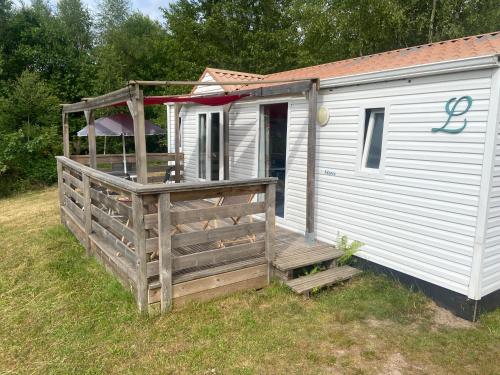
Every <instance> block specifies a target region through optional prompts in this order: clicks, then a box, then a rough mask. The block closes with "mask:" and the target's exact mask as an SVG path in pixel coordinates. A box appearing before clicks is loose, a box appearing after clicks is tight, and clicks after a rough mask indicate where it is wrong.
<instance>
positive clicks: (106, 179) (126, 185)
mask: <svg viewBox="0 0 500 375" xmlns="http://www.w3.org/2000/svg"><path fill="white" fill-rule="evenodd" d="M56 159H57V160H60V161H61V162H62V164H63V165H64V166H65V167H68V168H71V169H73V170H75V171H76V172H78V173H85V174H86V175H88V176H89V177H90V178H91V180H92V181H96V182H99V183H104V184H107V185H109V186H112V187H113V188H115V189H119V190H123V191H127V192H137V191H138V189H139V187H142V185H141V184H138V183H137V182H134V181H129V180H126V179H124V178H120V177H116V176H112V175H110V174H107V173H104V172H101V171H98V170H96V169H92V168H90V167H86V166H85V165H83V164H80V163H78V162H76V161H73V160H71V159H69V158H65V157H63V156H56ZM144 193H147V192H144Z"/></svg>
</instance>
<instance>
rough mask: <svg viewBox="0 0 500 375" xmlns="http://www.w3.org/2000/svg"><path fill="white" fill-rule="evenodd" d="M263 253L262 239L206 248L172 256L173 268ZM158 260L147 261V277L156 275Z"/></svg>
mask: <svg viewBox="0 0 500 375" xmlns="http://www.w3.org/2000/svg"><path fill="white" fill-rule="evenodd" d="M259 255H264V241H257V242H251V243H246V244H241V245H234V246H229V247H223V248H220V249H214V250H207V251H203V252H199V253H194V254H188V255H181V256H175V257H173V265H172V267H173V269H174V270H175V271H182V270H185V269H188V268H194V267H204V266H212V265H217V264H220V263H222V262H232V261H236V260H238V259H240V258H246V257H258V256H259ZM158 266H159V263H158V261H153V262H149V263H148V277H151V276H156V275H158Z"/></svg>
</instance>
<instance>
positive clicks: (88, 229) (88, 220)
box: [83, 175, 92, 255]
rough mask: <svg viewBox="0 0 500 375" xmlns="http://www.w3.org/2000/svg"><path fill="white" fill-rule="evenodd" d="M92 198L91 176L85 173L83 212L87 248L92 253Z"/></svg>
mask: <svg viewBox="0 0 500 375" xmlns="http://www.w3.org/2000/svg"><path fill="white" fill-rule="evenodd" d="M91 206H92V200H91V198H90V178H89V176H87V175H83V212H84V214H85V235H86V236H87V241H86V246H85V249H86V250H87V255H90V235H91V234H92V210H91Z"/></svg>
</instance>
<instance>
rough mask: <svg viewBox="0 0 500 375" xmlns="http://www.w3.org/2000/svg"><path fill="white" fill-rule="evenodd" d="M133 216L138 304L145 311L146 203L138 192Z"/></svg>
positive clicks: (134, 200)
mask: <svg viewBox="0 0 500 375" xmlns="http://www.w3.org/2000/svg"><path fill="white" fill-rule="evenodd" d="M132 217H133V222H134V224H133V225H134V232H135V236H136V241H135V252H136V255H137V305H138V306H139V310H140V311H142V312H145V311H147V307H148V306H147V305H148V294H147V293H148V279H147V254H146V230H145V228H144V203H143V200H142V197H141V196H139V195H137V194H132Z"/></svg>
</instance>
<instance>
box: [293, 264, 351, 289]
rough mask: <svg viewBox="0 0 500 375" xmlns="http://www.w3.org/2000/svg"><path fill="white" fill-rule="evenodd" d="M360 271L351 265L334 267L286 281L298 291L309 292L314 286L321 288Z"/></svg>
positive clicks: (346, 278)
mask: <svg viewBox="0 0 500 375" xmlns="http://www.w3.org/2000/svg"><path fill="white" fill-rule="evenodd" d="M359 273H361V271H360V270H358V269H356V268H353V267H349V266H342V267H334V268H330V269H327V270H325V271H321V272H318V273H315V274H313V275H308V276H302V277H299V278H297V279H293V280H289V281H287V282H286V285H288V286H289V287H290V288H292V289H293V290H294V291H295V292H296V293H308V292H310V291H311V290H313V289H314V288H321V287H324V286H328V285H332V284H335V283H338V282H341V281H345V280H348V279H350V278H351V277H353V276H355V275H358V274H359Z"/></svg>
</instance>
